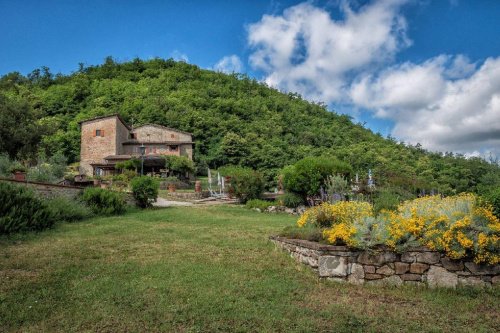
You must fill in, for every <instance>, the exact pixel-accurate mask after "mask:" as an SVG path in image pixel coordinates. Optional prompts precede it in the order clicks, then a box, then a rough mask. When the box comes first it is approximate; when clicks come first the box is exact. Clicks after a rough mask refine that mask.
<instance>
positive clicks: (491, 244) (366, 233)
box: [297, 194, 500, 265]
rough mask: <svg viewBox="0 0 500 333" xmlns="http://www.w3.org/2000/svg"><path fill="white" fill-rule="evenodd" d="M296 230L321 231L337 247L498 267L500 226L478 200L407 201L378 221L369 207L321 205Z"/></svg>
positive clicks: (466, 197) (462, 197)
mask: <svg viewBox="0 0 500 333" xmlns="http://www.w3.org/2000/svg"><path fill="white" fill-rule="evenodd" d="M297 225H298V226H299V227H304V226H306V225H314V226H316V227H318V228H320V229H322V235H323V238H324V240H325V241H326V242H328V243H330V244H335V245H347V246H350V247H353V248H360V249H367V248H371V247H374V246H376V245H387V246H389V247H391V248H392V249H394V250H395V251H398V252H402V251H405V250H406V249H408V248H411V247H414V246H419V245H424V246H427V247H429V248H430V249H432V250H436V251H441V252H444V253H445V254H446V255H447V256H448V257H449V258H451V259H461V258H473V259H474V262H476V263H478V264H479V263H487V264H490V265H494V264H498V263H499V262H500V220H499V218H498V217H497V216H495V215H494V214H493V209H492V207H491V206H489V205H487V204H484V203H482V202H481V201H480V200H479V198H478V197H476V196H475V195H474V194H460V195H456V196H450V197H446V198H441V197H439V196H428V197H423V198H419V199H415V200H410V201H405V202H403V203H401V204H400V205H399V206H398V207H397V209H396V210H392V211H382V212H380V213H379V214H378V215H376V216H375V215H374V213H373V207H372V205H371V204H370V203H367V202H355V201H354V202H347V201H341V202H337V203H335V204H330V203H323V204H321V205H319V206H316V207H312V208H310V209H308V210H307V211H306V212H305V213H304V214H303V215H302V216H301V217H300V218H299V220H298V221H297Z"/></svg>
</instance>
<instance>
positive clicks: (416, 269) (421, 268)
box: [410, 262, 429, 274]
mask: <svg viewBox="0 0 500 333" xmlns="http://www.w3.org/2000/svg"><path fill="white" fill-rule="evenodd" d="M427 269H429V265H427V264H422V263H419V262H414V263H413V264H411V265H410V273H416V274H422V273H423V272H425V271H426V270H427Z"/></svg>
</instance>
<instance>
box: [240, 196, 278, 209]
mask: <svg viewBox="0 0 500 333" xmlns="http://www.w3.org/2000/svg"><path fill="white" fill-rule="evenodd" d="M273 205H275V203H274V202H273V201H266V200H260V199H252V200H248V201H247V203H246V205H245V207H246V208H249V209H253V208H258V209H260V210H261V211H265V210H266V209H267V208H268V207H270V206H273Z"/></svg>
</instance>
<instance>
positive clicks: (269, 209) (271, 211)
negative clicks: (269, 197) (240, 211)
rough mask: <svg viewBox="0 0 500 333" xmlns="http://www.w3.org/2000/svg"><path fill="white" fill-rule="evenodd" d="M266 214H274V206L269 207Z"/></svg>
mask: <svg viewBox="0 0 500 333" xmlns="http://www.w3.org/2000/svg"><path fill="white" fill-rule="evenodd" d="M266 211H267V212H269V213H275V212H276V206H269V207H267V209H266Z"/></svg>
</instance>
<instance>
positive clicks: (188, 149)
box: [179, 144, 193, 160]
mask: <svg viewBox="0 0 500 333" xmlns="http://www.w3.org/2000/svg"><path fill="white" fill-rule="evenodd" d="M179 149H180V155H181V156H186V157H189V159H191V160H192V159H193V145H192V144H189V145H180V147H179Z"/></svg>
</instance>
